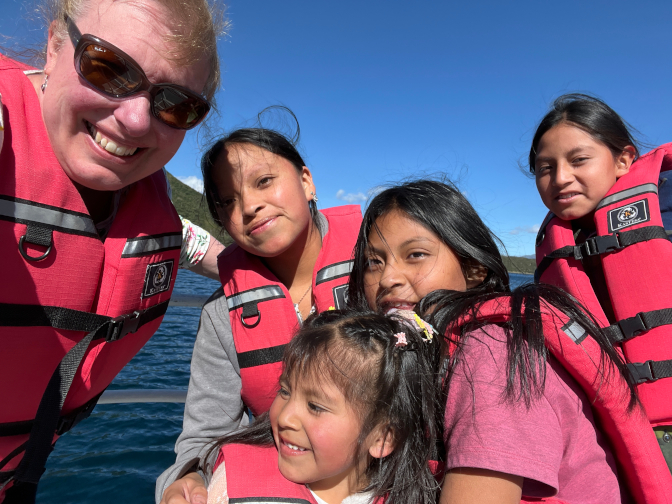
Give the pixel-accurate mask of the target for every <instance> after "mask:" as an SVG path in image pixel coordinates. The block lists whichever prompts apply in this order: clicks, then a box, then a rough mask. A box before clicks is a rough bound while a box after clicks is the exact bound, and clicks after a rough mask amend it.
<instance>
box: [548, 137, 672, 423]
mask: <svg viewBox="0 0 672 504" xmlns="http://www.w3.org/2000/svg"><path fill="white" fill-rule="evenodd" d="M661 167H662V168H661ZM670 168H672V144H666V145H662V146H660V147H658V148H657V149H655V150H653V151H651V152H649V153H648V154H646V155H644V156H642V157H641V158H639V159H638V160H637V161H636V162H635V163H633V165H632V166H631V168H630V172H629V173H627V174H626V175H623V176H622V177H621V178H619V179H618V180H617V181H616V184H614V186H613V187H612V188H611V190H610V191H609V192H608V193H607V195H606V196H605V197H604V199H603V200H602V201H601V202H600V203H599V205H598V206H597V209H596V210H595V217H594V220H595V227H596V232H597V236H595V237H593V238H589V239H588V240H587V241H586V242H585V243H584V244H582V245H579V246H577V245H576V243H575V242H574V235H573V230H572V223H571V222H569V221H563V220H560V219H558V218H557V217H555V216H554V215H553V214H549V215H548V217H547V218H546V220H545V221H544V224H543V225H542V227H541V229H540V231H539V235H538V237H537V250H536V252H537V273H536V274H535V279H536V280H537V281H542V282H545V283H549V284H553V285H557V286H558V287H561V288H562V289H564V290H565V291H567V292H569V293H570V294H571V295H572V296H574V297H575V298H577V299H578V300H579V301H580V302H581V303H582V304H583V305H584V306H585V307H586V308H587V309H588V310H589V311H590V313H592V314H593V315H594V316H595V318H596V319H597V320H598V321H599V322H600V324H601V325H603V326H604V327H606V328H607V332H608V334H609V336H610V338H611V339H612V340H613V341H614V343H618V344H620V345H621V346H622V348H623V352H624V354H625V357H626V360H627V361H628V362H629V365H628V367H629V368H630V370H631V372H632V373H633V375H634V377H635V379H636V380H637V382H638V383H639V385H638V393H639V396H640V399H641V401H642V404H643V405H644V407H645V408H646V413H647V415H648V417H649V419H650V421H651V423H653V424H654V425H669V424H672V401H671V400H670V398H672V378H671V377H672V325H670V324H672V243H670V241H669V239H668V237H667V234H666V233H665V229H664V228H663V223H662V220H661V216H660V206H659V203H658V179H659V174H660V171H661V169H662V170H669V169H670ZM595 254H599V256H600V261H601V263H602V268H603V269H604V276H605V279H606V284H607V289H608V292H609V298H610V300H611V306H612V308H613V311H614V315H615V317H616V319H617V323H615V324H614V325H612V326H610V327H609V321H608V320H607V317H606V316H605V313H604V310H603V309H602V307H601V306H600V303H599V301H598V298H597V296H596V295H595V292H594V291H593V288H592V286H591V283H590V279H589V277H588V275H586V273H585V272H584V269H583V266H582V264H581V259H582V258H583V257H586V256H588V255H595Z"/></svg>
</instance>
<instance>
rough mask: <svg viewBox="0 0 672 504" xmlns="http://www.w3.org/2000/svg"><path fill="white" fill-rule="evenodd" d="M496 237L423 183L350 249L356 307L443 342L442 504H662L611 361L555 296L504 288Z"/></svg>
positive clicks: (380, 208)
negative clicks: (534, 503) (427, 327)
mask: <svg viewBox="0 0 672 504" xmlns="http://www.w3.org/2000/svg"><path fill="white" fill-rule="evenodd" d="M495 240H496V239H495V237H494V236H493V235H492V234H491V232H490V231H489V230H488V228H487V227H486V226H485V225H484V224H483V222H482V221H481V220H480V218H479V217H478V215H477V214H476V212H475V211H474V209H473V208H472V207H471V205H470V204H469V203H468V202H467V200H466V199H465V198H464V197H463V196H462V195H461V194H460V192H459V191H457V190H455V189H454V188H453V187H452V186H449V185H447V184H444V183H440V182H434V181H429V180H420V181H417V182H410V183H407V184H403V185H401V186H397V187H392V188H390V189H387V190H385V191H383V192H381V193H380V194H379V195H377V196H376V197H375V198H374V199H373V200H372V201H371V204H370V205H369V207H368V209H367V211H366V214H365V216H364V222H363V224H362V228H361V230H360V235H359V238H358V241H357V246H356V254H355V263H354V266H353V272H352V276H351V280H350V286H349V300H350V302H351V303H353V304H354V305H356V306H360V307H366V306H370V307H372V308H378V309H380V310H382V311H388V310H390V309H395V308H396V309H415V310H416V311H417V312H419V313H420V314H421V316H422V314H423V313H425V314H427V316H431V318H430V319H429V320H430V322H432V323H433V324H434V325H435V327H436V328H437V330H438V332H439V333H440V334H444V335H445V344H446V349H445V352H446V355H447V359H446V362H445V366H446V369H447V375H446V377H445V379H444V382H443V384H444V394H445V398H446V403H445V433H444V442H445V448H446V452H447V456H446V466H447V469H448V473H447V476H446V478H445V480H444V484H443V490H442V494H441V502H442V504H451V503H472V502H473V503H477V502H478V503H483V502H493V503H494V502H497V503H507V502H508V503H516V502H520V500H521V498H522V499H523V500H535V499H551V500H555V501H556V502H557V501H564V502H571V503H584V502H585V503H588V502H603V503H609V502H612V503H619V502H621V498H622V495H621V494H622V493H623V495H626V494H627V492H628V491H629V492H630V493H632V495H633V496H634V497H635V498H636V499H637V502H664V499H665V498H666V490H665V488H666V485H669V483H670V482H671V481H672V480H670V475H669V473H667V471H666V468H665V467H664V462H662V456H661V454H660V450H659V449H658V446H657V444H656V442H655V437H654V436H653V433H652V432H651V430H650V428H648V422H647V420H646V418H645V416H644V414H643V412H642V410H641V408H639V406H635V404H636V399H635V396H634V392H633V391H632V388H631V387H630V386H629V384H628V382H627V378H626V371H625V367H624V364H623V363H622V362H621V360H620V358H619V356H618V354H617V353H616V352H615V351H614V349H613V347H612V346H611V344H610V342H609V341H608V339H607V338H606V336H605V335H604V334H603V333H602V332H601V331H600V330H599V328H598V327H596V326H595V324H594V323H593V322H592V320H591V319H590V317H589V316H588V315H587V314H586V313H585V312H584V311H583V310H582V309H581V308H580V307H578V306H577V305H576V304H575V303H574V302H573V301H572V299H570V298H569V297H567V296H566V295H565V294H564V293H563V292H562V291H559V290H558V289H556V288H553V287H550V286H537V285H527V286H524V287H522V288H519V289H516V290H515V291H513V292H511V291H510V289H509V278H508V274H507V272H506V269H505V267H504V265H503V263H502V259H501V256H500V253H499V251H498V249H497V245H496V241H495ZM628 404H630V406H631V407H630V408H629V407H628ZM591 406H592V408H591ZM593 410H594V413H595V416H596V417H597V419H599V423H598V424H596V419H595V418H594V416H593V415H594V413H593ZM596 425H600V429H598V428H597V427H596ZM602 430H604V432H602ZM605 433H606V434H607V436H608V439H607V437H605V435H604V434H605ZM612 450H613V452H614V453H616V455H617V456H618V462H619V465H620V467H621V469H622V470H623V471H624V473H623V478H622V479H621V480H620V481H619V478H618V473H617V469H616V467H617V466H616V463H615V461H614V456H613V455H612ZM644 461H646V462H644ZM638 464H639V465H638ZM661 467H662V468H663V469H664V470H665V471H664V472H663V471H662V470H661ZM647 499H648V500H647Z"/></svg>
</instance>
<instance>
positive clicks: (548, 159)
mask: <svg viewBox="0 0 672 504" xmlns="http://www.w3.org/2000/svg"><path fill="white" fill-rule="evenodd" d="M582 150H593V148H592V147H591V146H590V145H579V146H578V147H574V148H573V149H571V150H570V151H569V152H567V154H566V157H571V156H573V155H574V154H576V153H577V152H581V151H582ZM553 159H554V158H552V157H550V156H545V157H544V156H539V157H537V159H536V160H535V161H534V164H535V165H536V164H537V163H540V162H543V161H552V160H553Z"/></svg>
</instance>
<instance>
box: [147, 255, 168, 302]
mask: <svg viewBox="0 0 672 504" xmlns="http://www.w3.org/2000/svg"><path fill="white" fill-rule="evenodd" d="M173 262H174V261H173V260H172V259H171V260H169V261H164V262H160V263H156V264H150V265H149V266H147V272H146V273H145V287H144V289H143V290H142V297H143V298H147V297H150V296H154V295H155V294H160V293H161V292H166V291H167V290H168V289H170V279H171V278H172V277H173Z"/></svg>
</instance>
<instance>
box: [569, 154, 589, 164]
mask: <svg viewBox="0 0 672 504" xmlns="http://www.w3.org/2000/svg"><path fill="white" fill-rule="evenodd" d="M588 159H589V158H588V157H586V156H579V157H577V158H574V159H573V160H572V164H583V163H585V162H586V161H588Z"/></svg>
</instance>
